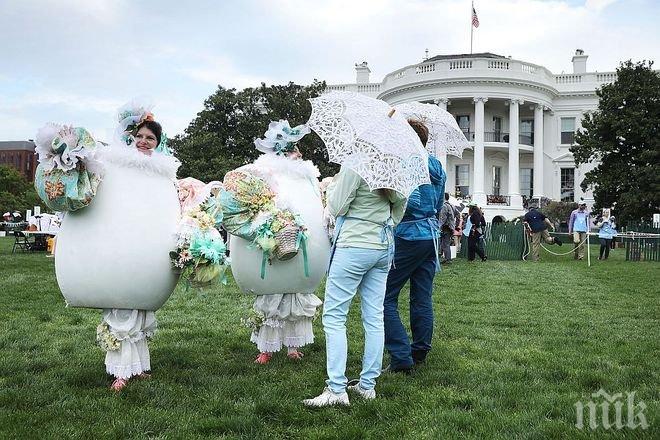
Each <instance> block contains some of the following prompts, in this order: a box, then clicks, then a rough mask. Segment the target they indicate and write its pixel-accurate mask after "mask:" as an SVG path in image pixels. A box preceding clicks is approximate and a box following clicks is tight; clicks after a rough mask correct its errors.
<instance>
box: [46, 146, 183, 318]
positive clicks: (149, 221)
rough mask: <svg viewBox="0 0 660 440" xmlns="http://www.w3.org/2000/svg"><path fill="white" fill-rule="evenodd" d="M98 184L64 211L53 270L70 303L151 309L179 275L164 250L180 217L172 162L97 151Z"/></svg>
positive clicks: (128, 150) (130, 151)
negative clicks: (77, 206) (82, 204)
mask: <svg viewBox="0 0 660 440" xmlns="http://www.w3.org/2000/svg"><path fill="white" fill-rule="evenodd" d="M97 160H98V161H99V162H100V163H101V164H102V166H103V169H104V172H103V181H102V182H101V184H100V185H99V188H98V192H97V195H96V197H95V198H94V200H93V201H92V203H91V204H90V205H89V206H88V207H86V208H85V209H82V210H79V211H74V212H69V213H67V214H66V216H65V217H64V219H63V221H62V225H61V228H60V231H59V234H58V237H57V248H56V254H55V271H56V275H57V282H58V284H59V287H60V290H61V291H62V294H63V295H64V298H65V299H66V302H67V305H69V306H71V307H91V308H103V309H110V308H114V309H139V310H157V309H159V308H160V307H161V306H162V305H163V304H164V303H165V301H167V299H168V298H169V296H170V295H171V293H172V291H173V290H174V288H175V286H176V283H177V280H178V275H177V274H176V273H175V272H174V271H173V270H172V269H171V264H170V258H169V252H170V251H171V250H172V249H174V248H175V246H176V237H175V232H176V229H177V222H178V220H179V216H180V207H179V201H178V197H177V190H176V187H175V184H174V180H173V179H174V178H175V175H176V170H177V168H178V166H179V162H178V161H177V160H176V159H175V158H174V157H171V156H166V155H164V154H160V153H153V154H152V155H151V156H147V155H144V154H142V153H140V152H138V151H137V150H136V149H135V147H128V146H125V145H121V144H116V145H112V146H110V147H107V148H103V149H100V150H99V152H98V153H97Z"/></svg>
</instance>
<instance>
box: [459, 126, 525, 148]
mask: <svg viewBox="0 0 660 440" xmlns="http://www.w3.org/2000/svg"><path fill="white" fill-rule="evenodd" d="M463 134H465V137H466V138H467V140H468V141H470V142H474V132H473V131H470V130H465V129H463ZM484 142H500V143H504V144H508V143H509V133H507V132H505V131H485V132H484ZM518 143H519V144H523V145H534V132H531V133H521V134H520V135H519V136H518Z"/></svg>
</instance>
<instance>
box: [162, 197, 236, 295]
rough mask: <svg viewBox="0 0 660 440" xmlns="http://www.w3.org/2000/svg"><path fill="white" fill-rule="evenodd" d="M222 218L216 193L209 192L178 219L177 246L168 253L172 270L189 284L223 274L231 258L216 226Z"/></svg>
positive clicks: (200, 284) (209, 281)
mask: <svg viewBox="0 0 660 440" xmlns="http://www.w3.org/2000/svg"><path fill="white" fill-rule="evenodd" d="M221 221H222V209H221V208H220V205H219V203H218V195H217V194H214V193H213V192H211V193H210V194H209V195H208V196H207V197H206V200H204V202H203V203H201V204H199V205H198V206H195V207H193V208H191V209H187V210H185V211H184V213H183V216H182V218H181V220H180V222H179V230H178V233H177V248H176V249H175V250H173V251H171V252H170V260H171V262H172V266H173V268H175V269H178V270H181V271H182V275H181V276H182V278H183V279H184V280H185V281H186V283H187V284H188V285H190V284H196V285H198V286H203V285H207V284H209V283H211V281H213V280H214V279H216V278H218V277H220V279H221V280H222V282H223V283H226V278H225V276H224V274H225V271H226V269H227V267H229V265H230V263H231V261H230V259H229V257H227V246H226V245H225V242H224V241H223V240H222V236H221V235H220V232H218V230H217V229H216V228H217V227H218V226H219V225H220V223H221Z"/></svg>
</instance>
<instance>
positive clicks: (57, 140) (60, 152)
mask: <svg viewBox="0 0 660 440" xmlns="http://www.w3.org/2000/svg"><path fill="white" fill-rule="evenodd" d="M35 143H36V148H35V150H36V153H37V154H38V155H39V163H40V164H42V165H43V167H44V170H45V171H51V170H53V169H55V168H57V169H59V170H62V171H70V170H73V169H75V168H76V166H77V165H78V163H80V162H82V161H83V160H85V159H87V158H88V157H91V156H92V155H93V153H94V151H95V149H96V141H95V140H94V138H92V135H91V134H89V132H88V131H87V130H85V129H84V128H82V127H72V126H67V125H59V124H47V125H46V126H44V127H42V128H41V129H40V130H39V131H38V132H37V139H36V142H35Z"/></svg>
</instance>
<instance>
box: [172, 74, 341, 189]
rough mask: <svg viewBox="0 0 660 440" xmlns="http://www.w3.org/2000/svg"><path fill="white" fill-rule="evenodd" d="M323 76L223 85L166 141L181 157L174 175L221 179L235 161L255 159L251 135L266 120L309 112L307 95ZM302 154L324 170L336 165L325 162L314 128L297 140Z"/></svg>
mask: <svg viewBox="0 0 660 440" xmlns="http://www.w3.org/2000/svg"><path fill="white" fill-rule="evenodd" d="M324 89H325V82H320V81H314V82H313V83H312V84H311V85H309V86H301V85H297V84H294V83H292V82H290V83H288V84H286V85H275V86H267V85H266V84H263V83H262V84H261V86H260V87H256V88H247V89H244V90H241V91H236V90H235V89H226V88H224V87H222V86H219V87H218V90H217V91H216V92H215V93H214V94H213V95H211V96H209V97H208V98H207V99H206V101H204V109H203V110H202V111H201V112H199V113H198V114H197V117H196V118H195V119H194V120H193V121H192V122H191V123H190V125H189V126H188V128H186V130H185V133H184V134H183V135H182V136H177V137H175V138H174V139H173V140H172V142H171V146H172V148H173V150H174V154H175V156H176V157H177V158H178V159H179V160H180V161H181V167H180V168H179V176H180V177H184V176H192V177H195V178H197V179H200V180H203V181H210V180H222V178H223V177H224V175H225V174H226V173H227V172H228V171H230V170H232V169H235V168H237V167H239V166H242V165H245V164H247V163H250V162H252V161H254V160H255V159H256V158H257V157H258V156H259V155H260V154H261V153H260V152H259V151H258V150H257V149H256V148H255V147H254V143H253V142H254V139H256V138H259V137H262V136H263V134H264V132H265V131H266V130H267V128H268V124H269V123H270V121H276V120H279V119H287V120H288V121H289V123H290V124H291V126H295V125H298V124H303V123H305V122H306V121H307V119H308V118H309V115H310V113H311V105H310V103H309V101H308V99H309V98H313V97H316V96H318V95H319V94H320V93H322V92H323V90H324ZM299 148H300V151H301V152H302V154H303V156H304V158H305V159H309V160H312V161H313V162H314V163H315V164H316V165H317V166H318V167H319V170H320V171H321V174H322V175H324V176H327V175H332V174H334V173H335V172H337V170H338V166H336V165H334V164H330V163H329V162H328V156H327V153H326V150H325V146H324V145H323V142H322V141H321V139H320V138H319V137H318V136H317V135H316V134H314V133H310V134H309V135H307V136H305V137H304V138H303V139H302V140H301V141H300V143H299Z"/></svg>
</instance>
